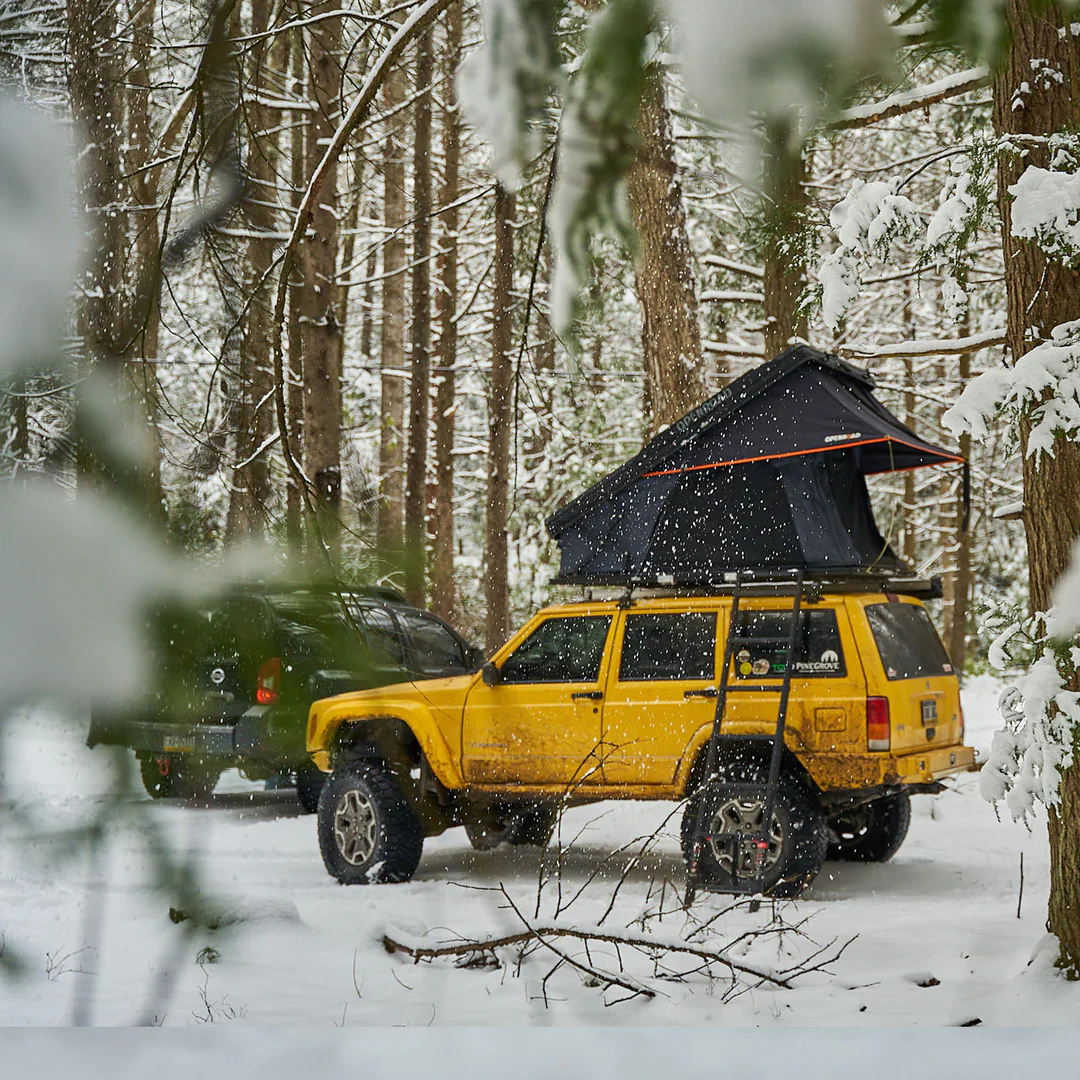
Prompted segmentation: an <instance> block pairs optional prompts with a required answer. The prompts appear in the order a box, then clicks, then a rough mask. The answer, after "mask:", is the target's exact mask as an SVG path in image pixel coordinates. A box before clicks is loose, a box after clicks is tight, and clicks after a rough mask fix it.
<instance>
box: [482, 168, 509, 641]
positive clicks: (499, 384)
mask: <svg viewBox="0 0 1080 1080" xmlns="http://www.w3.org/2000/svg"><path fill="white" fill-rule="evenodd" d="M514 210H515V199H514V196H513V195H512V194H511V193H510V192H508V191H507V190H506V189H505V188H504V187H503V186H502V185H501V184H497V185H496V187H495V266H494V284H493V289H492V309H493V314H492V323H491V389H490V391H489V397H488V485H487V543H486V553H485V559H484V564H485V575H484V595H485V598H486V600H487V624H486V631H487V633H486V645H487V652H488V654H489V655H490V654H491V653H493V652H494V651H495V650H496V649H497V648H498V647H499V646H500V645H501V644H502V643H503V642H504V641H505V640H506V639H507V637H508V636H509V634H510V576H509V542H508V537H507V525H508V522H509V512H510V434H511V429H512V427H513V376H514V367H513V358H512V357H511V355H510V349H511V345H512V341H511V338H512V335H513V311H512V309H511V306H510V305H511V300H512V298H511V293H512V291H513V288H514Z"/></svg>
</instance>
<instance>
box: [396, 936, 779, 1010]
mask: <svg viewBox="0 0 1080 1080" xmlns="http://www.w3.org/2000/svg"><path fill="white" fill-rule="evenodd" d="M523 921H524V920H523ZM558 938H571V939H573V940H576V941H581V942H587V943H590V944H591V943H594V942H595V943H598V944H606V945H616V946H618V945H624V946H626V947H627V948H633V949H644V950H651V951H660V952H669V953H679V954H683V955H686V956H693V957H695V958H697V959H699V960H706V961H708V962H710V963H716V964H720V965H721V966H723V967H726V968H727V969H728V970H729V971H731V972H732V973H733V974H738V975H747V976H749V977H751V978H753V979H760V980H761V981H762V982H766V983H769V984H770V985H772V986H777V987H780V988H782V989H784V990H790V989H792V986H791V979H792V978H794V977H795V976H796V975H797V974H799V972H798V971H797V970H796V971H792V972H788V973H785V974H784V975H782V976H781V975H775V974H773V973H772V972H768V971H762V970H761V969H759V968H754V967H750V966H749V965H746V964H740V963H737V962H736V961H734V960H732V959H731V958H730V957H728V956H725V955H724V950H722V949H707V948H704V947H703V946H700V945H691V944H690V943H689V942H686V941H683V940H681V939H670V938H662V937H656V936H654V935H652V934H629V933H626V934H616V933H612V932H610V931H606V930H600V929H599V928H595V929H593V928H582V927H570V926H555V925H552V924H550V923H548V924H544V923H538V924H536V925H534V926H529V925H526V929H524V930H521V931H519V932H518V933H516V934H504V935H503V936H502V937H495V938H485V939H484V940H482V941H458V942H452V943H449V944H446V945H410V944H409V943H407V942H404V941H398V940H396V939H395V938H392V937H390V935H389V934H384V935H383V947H384V948H385V949H386V951H387V952H388V953H396V952H402V953H405V955H406V956H411V957H412V958H413V960H414V961H415V962H416V963H419V962H420V961H421V960H434V959H436V958H437V957H440V956H471V955H475V954H476V953H483V952H495V950H496V949H502V948H507V947H510V946H513V945H527V944H529V943H530V942H537V943H538V944H541V945H544V944H547V941H549V940H555V939H558ZM562 955H563V954H561V953H560V956H562ZM564 958H565V957H564ZM565 959H567V963H573V961H572V960H570V959H569V958H565ZM590 973H591V974H596V973H595V972H590ZM601 977H602V978H608V976H607V975H603V976H601ZM626 989H634V990H640V992H642V993H646V994H647V995H648V996H649V997H652V996H654V994H655V991H651V990H648V989H644V990H641V989H640V988H639V987H637V986H634V987H626Z"/></svg>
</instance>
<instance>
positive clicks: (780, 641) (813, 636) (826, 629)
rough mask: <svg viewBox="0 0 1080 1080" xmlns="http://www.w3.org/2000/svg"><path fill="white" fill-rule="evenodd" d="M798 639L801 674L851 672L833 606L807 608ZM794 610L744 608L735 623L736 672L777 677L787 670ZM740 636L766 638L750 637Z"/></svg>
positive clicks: (797, 672) (797, 665)
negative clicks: (742, 640) (791, 611)
mask: <svg viewBox="0 0 1080 1080" xmlns="http://www.w3.org/2000/svg"><path fill="white" fill-rule="evenodd" d="M800 622H801V626H800V627H799V636H798V638H797V640H796V642H795V665H794V666H795V671H794V674H795V675H797V676H798V677H799V678H803V679H805V678H814V677H820V678H842V677H843V676H844V675H846V674H847V668H846V666H845V663H844V650H843V648H841V645H840V627H839V625H838V624H837V621H836V612H835V611H832V610H831V609H822V610H815V611H803V612H802V613H801V614H800ZM790 633H791V613H790V612H787V611H740V612H739V618H738V622H737V623H736V626H735V642H734V656H735V674H736V676H737V677H738V678H740V679H750V678H759V679H763V678H768V679H776V678H779V677H780V676H781V675H783V674H784V668H785V666H786V659H787V642H788V635H789V634H790ZM740 638H766V639H769V640H767V641H764V642H763V641H747V642H745V644H743V643H740V640H739V639H740Z"/></svg>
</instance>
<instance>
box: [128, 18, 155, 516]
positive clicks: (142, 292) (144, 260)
mask: <svg viewBox="0 0 1080 1080" xmlns="http://www.w3.org/2000/svg"><path fill="white" fill-rule="evenodd" d="M156 10H157V4H156V0H129V3H128V15H129V25H130V31H131V63H130V65H129V68H128V75H127V82H126V97H127V117H128V152H127V155H126V169H125V171H126V173H127V178H128V187H129V192H130V194H129V199H130V206H131V209H130V211H129V214H130V218H131V224H132V228H131V230H130V231H131V232H132V233H133V234H134V259H132V261H131V265H130V268H129V272H128V275H127V279H128V281H127V291H128V294H129V295H130V296H131V297H133V298H134V304H135V309H134V316H135V328H134V329H135V333H134V336H133V339H132V340H131V341H130V342H129V343H128V349H127V360H128V363H127V375H128V382H129V384H130V386H131V390H132V397H133V401H134V404H135V407H136V409H137V410H138V414H139V416H138V423H139V426H140V427H141V428H142V430H143V431H144V432H145V433H146V439H145V441H144V450H143V460H142V462H141V464H140V471H141V473H142V488H143V493H144V495H145V498H146V504H147V508H148V510H149V511H150V513H151V516H152V517H154V518H156V519H158V520H159V521H160V520H163V519H164V516H165V509H164V495H163V492H162V488H161V449H162V446H161V431H160V429H159V427H158V412H159V401H158V382H157V370H156V361H157V359H158V339H159V333H160V328H161V229H160V226H159V224H158V208H157V203H158V178H159V174H158V173H157V172H155V171H154V170H152V169H149V168H148V166H149V165H150V163H151V161H152V159H153V153H154V149H155V145H154V134H153V130H152V128H151V123H150V97H151V93H152V83H151V79H150V50H151V47H152V44H153V31H154V15H155V12H156Z"/></svg>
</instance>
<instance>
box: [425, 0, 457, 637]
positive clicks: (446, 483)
mask: <svg viewBox="0 0 1080 1080" xmlns="http://www.w3.org/2000/svg"><path fill="white" fill-rule="evenodd" d="M461 36H462V13H461V5H460V4H453V5H452V6H451V7H450V9H449V10H448V12H447V17H446V44H445V50H444V53H443V57H444V59H443V69H442V75H443V87H444V89H443V94H444V97H445V100H446V106H445V107H444V109H443V114H442V146H443V177H442V191H441V193H440V196H439V201H440V202H441V203H442V205H443V206H444V207H446V209H445V210H443V212H442V235H441V240H440V247H439V259H438V271H439V288H438V290H437V292H436V295H435V311H436V317H437V318H438V322H439V345H438V351H437V360H438V368H437V371H436V375H435V505H434V508H433V512H432V521H431V524H432V530H431V531H432V575H431V608H432V610H433V611H434V612H435V614H437V615H441V616H442V617H443V618H444V619H452V618H453V616H454V602H455V588H454V397H455V379H454V367H455V365H456V364H457V299H458V226H459V223H460V221H459V219H460V214H459V213H458V208H457V207H456V206H455V205H454V204H455V203H456V202H457V199H458V170H459V165H460V160H461V121H460V119H459V115H458V106H457V102H456V101H455V100H454V80H455V78H456V77H457V69H458V65H459V63H460V62H461Z"/></svg>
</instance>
